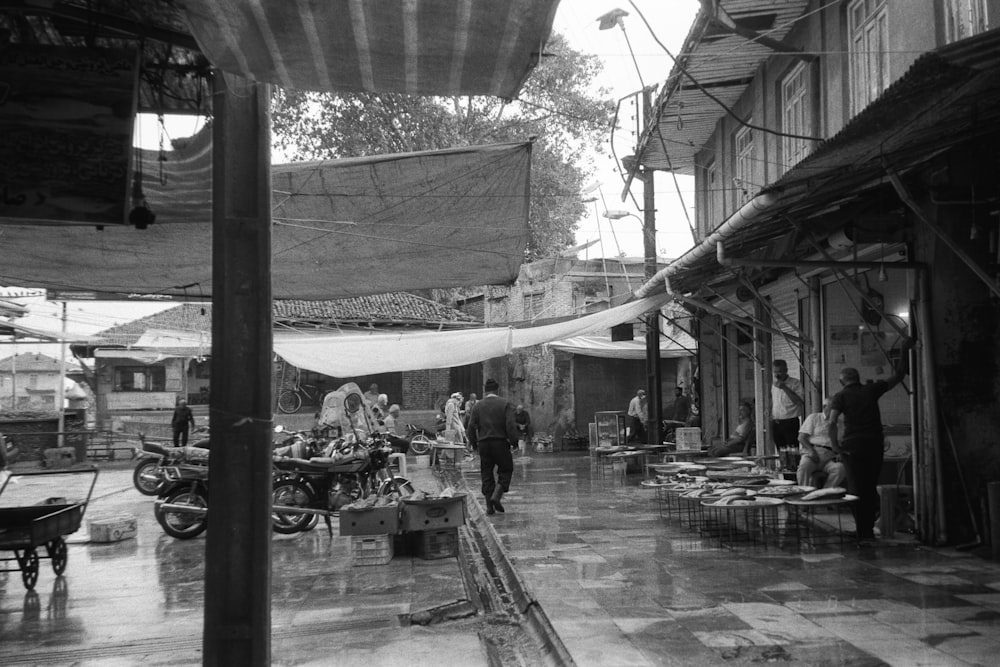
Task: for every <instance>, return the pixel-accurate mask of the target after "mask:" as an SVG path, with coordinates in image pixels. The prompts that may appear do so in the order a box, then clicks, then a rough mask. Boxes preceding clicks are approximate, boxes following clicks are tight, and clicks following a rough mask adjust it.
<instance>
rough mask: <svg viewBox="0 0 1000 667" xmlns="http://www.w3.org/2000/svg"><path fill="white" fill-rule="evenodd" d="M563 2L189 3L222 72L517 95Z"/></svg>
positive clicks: (293, 81) (299, 82)
mask: <svg viewBox="0 0 1000 667" xmlns="http://www.w3.org/2000/svg"><path fill="white" fill-rule="evenodd" d="M558 4H559V0H408V1H407V2H400V0H323V1H322V2H316V1H313V2H301V1H300V2H293V1H291V0H253V2H248V1H247V0H187V2H184V3H183V6H184V9H185V10H186V13H187V19H188V25H189V26H190V29H191V33H192V34H193V35H194V37H195V39H196V40H197V42H198V46H199V47H200V48H201V50H202V52H203V53H204V54H205V56H207V57H208V59H209V61H211V63H212V64H213V65H214V66H215V67H218V68H220V69H223V70H226V71H229V72H234V73H239V74H242V75H244V76H246V77H247V78H250V79H254V80H257V81H263V82H267V83H274V84H277V85H280V86H283V87H285V88H297V89H300V90H320V91H351V92H377V93H386V92H392V93H406V94H409V95H496V96H498V97H504V98H513V97H515V96H516V95H517V92H518V90H519V89H520V87H521V84H522V83H523V82H524V80H525V79H526V78H527V76H528V74H529V73H530V72H531V70H532V69H533V68H534V67H535V66H536V65H537V64H538V62H539V61H540V60H541V56H542V51H543V50H544V46H545V42H546V40H547V39H548V36H549V32H550V31H551V29H552V20H553V18H554V17H555V13H556V7H557V6H558Z"/></svg>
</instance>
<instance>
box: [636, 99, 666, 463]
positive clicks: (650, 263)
mask: <svg viewBox="0 0 1000 667" xmlns="http://www.w3.org/2000/svg"><path fill="white" fill-rule="evenodd" d="M652 94H653V92H652V89H650V88H644V89H643V91H642V102H643V108H644V110H645V113H646V117H647V118H648V117H650V115H651V113H652V112H651V109H652V106H653V99H652ZM640 178H641V179H642V209H643V211H642V215H643V219H642V248H643V267H644V269H645V277H646V281H647V282H649V281H650V280H652V279H653V276H655V275H656V272H657V270H658V267H657V265H656V197H655V194H654V192H653V170H646V169H643V170H642V171H641V172H640ZM646 393H647V394H649V406H650V410H649V412H648V415H647V416H648V417H649V420H650V422H651V423H650V424H649V428H647V432H648V433H649V437H648V440H649V442H650V443H651V444H654V445H659V444H662V443H663V374H662V371H661V368H660V312H659V310H657V312H656V313H655V314H654V315H653V316H652V317H649V318H647V324H646Z"/></svg>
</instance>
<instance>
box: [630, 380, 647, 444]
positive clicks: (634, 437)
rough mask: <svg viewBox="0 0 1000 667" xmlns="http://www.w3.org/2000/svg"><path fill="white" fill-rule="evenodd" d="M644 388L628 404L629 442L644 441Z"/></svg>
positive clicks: (645, 408)
mask: <svg viewBox="0 0 1000 667" xmlns="http://www.w3.org/2000/svg"><path fill="white" fill-rule="evenodd" d="M646 410H647V407H646V390H645V389H640V390H639V391H637V392H635V396H633V397H632V400H631V401H629V404H628V419H629V436H628V440H629V442H643V443H644V442H646V415H647V412H646Z"/></svg>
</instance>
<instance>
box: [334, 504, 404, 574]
mask: <svg viewBox="0 0 1000 667" xmlns="http://www.w3.org/2000/svg"><path fill="white" fill-rule="evenodd" d="M397 532H399V506H398V505H390V506H385V507H371V508H368V509H350V508H347V507H345V508H343V509H341V510H340V534H341V535H347V536H350V538H351V563H352V564H353V565H354V566H365V565H385V564H387V563H388V562H389V561H391V560H392V557H393V542H392V540H393V536H394V535H395V534H396V533H397Z"/></svg>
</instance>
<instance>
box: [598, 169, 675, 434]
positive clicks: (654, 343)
mask: <svg viewBox="0 0 1000 667" xmlns="http://www.w3.org/2000/svg"><path fill="white" fill-rule="evenodd" d="M638 176H639V178H640V179H641V180H642V183H643V205H644V207H645V210H644V211H643V217H642V218H640V217H639V216H637V215H636V214H635V213H631V212H629V211H616V210H611V211H605V212H604V217H605V218H607V219H609V220H621V219H622V218H626V217H628V216H632V217H633V218H635V219H636V220H639V221H640V222H642V241H643V243H642V245H643V268H644V272H643V273H644V275H645V278H646V280H647V281H649V280H651V279H652V278H653V276H655V275H656V270H657V266H656V210H655V209H654V208H653V174H652V172H647V171H646V170H641V171H639V172H638ZM662 379H663V378H662V373H661V370H660V311H659V310H657V311H656V312H655V313H653V314H651V315H650V316H649V318H648V319H647V321H646V393H647V394H648V395H649V403H650V406H651V407H650V410H649V414H648V415H647V417H648V433H649V436H650V437H649V440H650V443H651V444H654V445H659V444H661V443H662V442H663V391H662V385H663V382H662Z"/></svg>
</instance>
